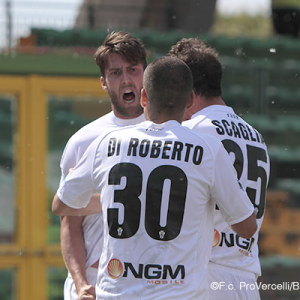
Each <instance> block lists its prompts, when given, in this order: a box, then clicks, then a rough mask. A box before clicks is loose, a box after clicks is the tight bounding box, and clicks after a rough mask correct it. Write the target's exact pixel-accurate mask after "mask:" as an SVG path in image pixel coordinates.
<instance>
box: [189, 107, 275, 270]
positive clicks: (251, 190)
mask: <svg viewBox="0 0 300 300" xmlns="http://www.w3.org/2000/svg"><path fill="white" fill-rule="evenodd" d="M183 125H184V126H186V127H188V128H190V129H192V130H193V131H195V132H201V133H207V134H210V135H213V136H215V137H217V138H218V139H219V140H221V141H222V143H223V145H224V147H225V149H226V150H227V152H228V153H229V156H230V158H231V160H232V162H233V165H234V167H235V169H236V172H237V176H238V179H239V181H240V183H241V184H242V185H243V187H244V188H245V190H246V192H247V194H248V196H249V198H250V200H251V201H252V203H253V204H254V206H255V207H256V208H257V209H258V212H257V226H258V229H257V231H256V233H255V235H254V236H253V237H252V238H251V239H244V238H241V237H239V236H238V235H237V234H236V233H235V232H234V231H233V230H232V229H231V228H230V226H228V224H227V223H226V222H225V220H224V219H223V217H222V215H221V213H220V211H219V210H218V208H217V210H216V215H215V225H214V226H215V236H214V242H213V249H212V257H211V259H210V260H211V261H212V262H214V263H216V264H220V265H223V266H227V267H232V268H236V269H240V270H243V271H248V272H252V273H255V274H256V275H257V276H260V275H261V268H260V262H259V258H258V246H257V240H258V232H259V229H260V227H261V224H262V221H263V216H264V211H265V199H266V190H267V184H268V180H269V173H270V161H269V156H268V152H267V147H266V144H265V142H264V140H263V137H262V136H261V134H260V133H259V132H258V131H257V130H256V129H254V128H253V127H252V126H251V125H249V124H248V123H246V122H245V121H244V120H243V119H242V118H240V117H239V116H238V115H236V114H235V113H234V111H233V109H232V108H231V107H228V106H225V105H211V106H208V107H206V108H204V109H202V110H201V111H199V112H197V113H196V114H194V115H193V116H192V118H191V120H189V121H185V122H183ZM219 167H220V168H224V166H222V163H221V164H220V166H219Z"/></svg>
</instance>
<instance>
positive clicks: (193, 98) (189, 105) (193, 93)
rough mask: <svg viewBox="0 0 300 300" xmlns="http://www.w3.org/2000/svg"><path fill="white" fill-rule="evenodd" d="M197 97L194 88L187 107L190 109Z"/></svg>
mask: <svg viewBox="0 0 300 300" xmlns="http://www.w3.org/2000/svg"><path fill="white" fill-rule="evenodd" d="M195 97H196V94H195V92H194V90H192V93H191V96H190V99H189V101H188V102H187V104H186V109H189V108H191V107H192V106H193V104H194V101H195Z"/></svg>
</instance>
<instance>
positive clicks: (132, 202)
mask: <svg viewBox="0 0 300 300" xmlns="http://www.w3.org/2000/svg"><path fill="white" fill-rule="evenodd" d="M122 177H126V186H125V188H124V189H122V190H115V191H114V202H117V203H121V204H122V205H123V206H124V221H123V223H122V224H119V222H118V214H119V210H118V209H117V208H109V209H108V211H107V220H108V227H109V234H110V235H111V236H112V237H114V238H118V239H124V238H130V237H132V236H133V235H134V234H135V233H136V232H137V231H138V229H139V226H140V217H141V201H140V199H139V196H140V194H141V192H142V184H143V173H142V170H141V169H140V168H139V167H138V166H137V165H135V164H132V163H119V164H117V165H115V166H114V167H112V169H111V171H110V173H109V178H108V184H109V185H120V182H121V178H122ZM166 180H169V182H170V184H171V186H170V191H169V201H168V212H167V221H166V224H165V226H161V224H160V218H161V207H162V194H163V188H164V182H165V181H166ZM186 192H187V177H186V175H185V173H184V172H183V171H182V170H181V169H180V168H178V167H175V166H169V165H163V166H159V167H157V168H155V169H154V170H153V171H152V172H151V173H150V175H149V177H148V180H147V188H146V206H145V230H146V232H147V233H148V235H149V236H150V237H151V238H153V239H155V240H160V241H169V240H172V239H175V238H176V237H177V236H178V235H179V233H180V229H181V226H182V221H183V214H184V207H185V201H186Z"/></svg>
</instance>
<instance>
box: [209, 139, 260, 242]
mask: <svg viewBox="0 0 300 300" xmlns="http://www.w3.org/2000/svg"><path fill="white" fill-rule="evenodd" d="M220 144H221V143H220ZM213 199H215V200H216V202H217V205H218V207H219V209H220V212H221V213H222V215H223V218H224V220H226V222H227V223H228V224H229V225H230V226H231V228H232V229H233V230H234V231H235V232H236V233H237V234H238V235H239V236H241V237H243V238H251V237H252V236H253V234H254V233H255V232H256V230H257V223H256V214H255V210H254V206H253V204H252V203H251V201H250V199H249V198H248V195H247V193H246V192H245V191H244V189H243V188H242V186H241V185H240V184H239V182H238V179H237V174H236V171H235V169H234V167H233V164H232V162H231V161H230V158H229V155H228V154H227V151H226V150H225V149H224V148H223V146H221V147H219V148H218V152H217V155H216V164H215V176H214V186H213Z"/></svg>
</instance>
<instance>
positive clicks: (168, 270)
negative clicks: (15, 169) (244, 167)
mask: <svg viewBox="0 0 300 300" xmlns="http://www.w3.org/2000/svg"><path fill="white" fill-rule="evenodd" d="M95 192H100V195H101V204H102V210H103V220H104V244H103V251H102V255H101V258H100V262H99V270H98V281H97V286H96V293H97V299H112V298H113V299H156V300H159V299H181V300H182V299H186V300H188V299H191V300H195V299H201V300H202V299H208V288H207V281H206V266H207V263H208V259H209V257H210V252H211V243H212V241H213V214H214V210H215V205H216V204H217V205H218V207H220V210H221V212H222V214H223V217H224V219H225V220H226V221H227V222H228V223H229V224H235V223H238V222H241V221H242V220H244V219H246V218H248V217H249V216H250V215H251V214H252V213H253V211H254V207H253V205H252V204H251V202H250V201H249V199H248V197H247V195H246V193H245V191H244V190H243V189H242V188H241V186H240V185H239V183H238V181H237V178H236V174H235V170H234V168H233V166H232V163H231V161H230V159H229V157H228V154H227V152H226V151H225V149H224V147H223V146H222V143H221V142H220V141H218V140H217V139H216V138H214V137H212V136H209V135H198V134H196V133H194V132H193V131H191V130H189V129H187V128H184V127H183V126H181V125H180V124H179V123H178V122H176V121H168V122H166V123H163V124H154V123H152V122H149V121H147V122H143V123H141V124H139V125H136V126H130V127H128V128H124V129H119V130H115V131H113V132H111V133H109V134H106V135H102V136H100V137H99V138H98V139H97V140H96V141H95V142H93V144H92V145H91V147H89V149H88V150H87V151H86V152H85V154H84V156H83V158H82V160H81V161H80V162H79V164H78V165H77V166H76V167H75V168H74V170H72V172H70V174H68V176H67V177H66V180H65V181H64V183H63V184H62V185H61V186H60V188H59V190H58V196H59V198H60V199H61V200H62V201H63V202H64V203H65V204H67V205H68V206H70V207H73V208H82V207H85V206H86V205H87V204H88V200H87V199H89V198H90V197H91V195H92V194H93V193H95Z"/></svg>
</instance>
